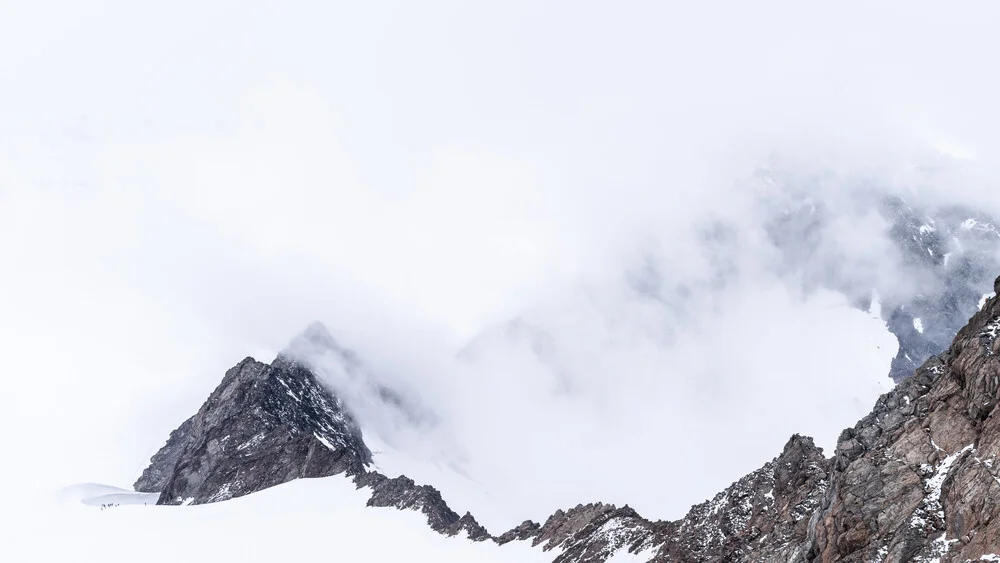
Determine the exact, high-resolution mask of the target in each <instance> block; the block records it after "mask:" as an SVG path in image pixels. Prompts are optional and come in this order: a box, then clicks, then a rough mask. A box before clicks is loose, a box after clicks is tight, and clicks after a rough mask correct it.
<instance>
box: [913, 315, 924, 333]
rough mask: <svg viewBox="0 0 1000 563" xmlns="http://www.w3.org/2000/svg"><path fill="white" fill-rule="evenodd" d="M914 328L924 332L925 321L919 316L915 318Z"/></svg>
mask: <svg viewBox="0 0 1000 563" xmlns="http://www.w3.org/2000/svg"><path fill="white" fill-rule="evenodd" d="M913 328H914V330H916V331H917V332H919V333H920V334H923V333H924V322H923V321H921V320H920V319H919V318H916V319H913Z"/></svg>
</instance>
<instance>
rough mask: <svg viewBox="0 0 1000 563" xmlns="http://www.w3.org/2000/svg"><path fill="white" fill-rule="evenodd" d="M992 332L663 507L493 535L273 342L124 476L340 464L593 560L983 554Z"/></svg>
mask: <svg viewBox="0 0 1000 563" xmlns="http://www.w3.org/2000/svg"><path fill="white" fill-rule="evenodd" d="M995 289H997V290H1000V278H998V279H997V281H996V282H995ZM998 336H1000V299H997V298H992V299H989V300H987V301H986V303H985V304H984V306H983V307H982V309H981V310H980V311H979V312H977V313H976V314H975V315H974V316H973V317H972V319H971V320H970V321H969V323H968V324H967V325H966V326H965V327H964V328H963V329H962V330H961V331H959V332H958V335H957V336H956V337H955V338H954V340H953V342H952V344H951V346H950V347H949V348H948V349H947V350H946V351H945V352H943V353H941V354H939V355H937V356H934V357H932V358H930V359H929V360H928V361H927V362H925V363H924V364H923V365H922V366H920V367H919V369H917V370H916V372H915V374H914V375H913V377H910V378H908V379H905V380H904V381H902V382H901V383H900V384H898V385H897V386H896V387H895V388H894V389H893V390H892V391H891V392H890V393H887V394H885V395H883V396H882V397H880V398H879V400H878V401H877V402H876V405H875V407H874V409H873V410H872V412H871V413H870V414H869V415H868V416H866V417H865V418H864V419H862V420H861V421H859V422H858V423H857V425H855V426H854V427H853V428H849V429H846V430H845V431H844V432H843V433H842V434H841V436H840V438H839V439H838V444H837V448H836V450H835V452H834V455H833V457H831V458H826V457H824V455H823V453H822V451H821V450H820V449H819V448H817V447H816V446H815V445H814V444H813V441H812V440H811V439H810V438H806V437H802V436H798V435H796V436H793V437H792V438H791V439H790V440H789V441H788V443H787V444H786V446H785V448H784V450H783V451H782V452H781V454H780V455H779V456H777V457H776V458H774V459H773V460H772V461H770V462H768V463H767V464H765V465H764V466H762V467H761V468H760V469H758V470H756V471H754V472H752V473H750V474H748V475H747V476H745V477H743V478H741V479H740V480H738V481H737V482H736V483H733V484H732V485H731V486H730V487H728V488H727V489H726V490H724V491H722V492H720V493H719V494H718V495H716V496H715V497H714V498H713V499H711V500H709V501H707V502H704V503H702V504H699V505H696V506H694V507H692V509H691V510H690V511H689V513H688V514H687V515H686V516H685V517H684V518H682V519H681V520H678V521H673V522H665V521H651V520H648V519H646V518H643V517H642V516H640V515H639V514H637V513H636V512H635V511H634V510H632V509H631V508H629V507H628V506H624V507H616V506H613V505H605V504H601V503H596V504H587V505H578V506H576V507H574V508H572V509H569V510H565V511H557V512H556V513H554V514H553V515H552V516H550V517H549V518H548V519H547V520H546V521H545V522H544V523H541V524H539V523H536V522H531V521H526V522H524V523H522V524H521V525H519V526H517V527H515V528H514V529H512V530H509V531H507V532H504V533H502V534H499V535H496V536H494V535H492V534H490V533H489V532H488V531H487V530H485V529H484V528H483V527H482V526H480V525H479V524H478V523H477V522H476V521H475V518H473V517H472V515H471V514H468V513H466V514H465V515H464V516H461V517H459V515H458V514H457V513H456V512H454V511H453V510H451V509H450V508H449V507H448V505H447V504H446V503H445V501H444V500H443V499H442V498H441V495H440V493H439V492H438V491H437V490H436V489H434V488H433V487H431V486H428V485H417V484H416V483H414V482H413V481H412V480H410V479H408V478H406V477H405V476H400V477H396V478H389V477H386V476H384V475H381V474H379V473H377V472H374V471H370V470H369V469H368V466H369V464H370V461H371V454H370V452H369V451H368V449H367V447H366V446H365V445H364V442H363V440H362V439H361V436H360V432H359V431H357V426H356V424H355V423H354V422H353V419H352V418H351V416H350V415H349V414H348V413H347V412H346V411H345V410H344V409H343V406H342V405H341V404H340V402H339V400H338V399H337V397H336V396H335V395H334V394H333V393H332V392H331V391H329V390H328V389H326V388H325V387H323V385H322V384H321V383H320V382H319V381H318V380H317V379H316V377H315V376H314V375H313V374H312V373H311V372H310V371H309V370H308V369H307V368H305V367H303V366H301V365H299V364H296V363H295V362H294V361H293V360H290V359H288V358H284V357H279V359H278V360H277V361H276V362H275V363H274V364H273V365H272V366H267V365H266V364H261V363H259V362H256V361H254V360H252V359H249V358H248V359H247V360H244V361H243V362H241V363H240V364H239V365H237V366H236V367H235V368H233V369H232V370H230V371H229V372H228V373H227V375H226V377H225V378H224V379H223V383H222V384H220V386H219V388H218V389H217V390H216V391H215V392H214V393H213V394H212V396H210V398H209V400H208V401H207V402H206V403H205V405H204V406H203V407H202V409H201V410H199V412H198V413H197V414H196V415H195V416H194V417H192V418H191V419H189V420H188V421H186V422H184V424H182V425H181V426H180V427H179V428H178V429H177V430H176V431H175V432H174V433H173V434H172V435H171V438H170V440H169V441H168V443H167V445H166V446H165V447H164V448H163V449H162V450H161V451H160V452H158V453H157V455H156V456H154V458H153V460H152V463H151V465H150V467H149V468H148V469H147V470H146V472H145V473H144V474H143V477H142V478H141V479H140V480H139V482H137V483H136V488H137V489H139V490H153V489H156V488H158V487H162V488H161V490H162V493H161V496H160V502H161V503H184V502H194V503H200V502H215V501H219V500H224V499H226V498H231V497H233V496H239V495H242V494H249V493H252V492H254V491H256V490H260V489H263V488H266V487H269V486H273V485H275V484H278V483H280V482H284V481H287V480H291V479H294V478H299V477H319V476H328V475H336V474H345V475H346V476H348V477H350V478H352V479H353V480H354V482H355V484H356V485H357V486H358V487H369V488H370V489H371V490H372V496H371V499H370V500H369V502H368V504H369V505H370V506H392V507H396V508H401V509H412V510H418V511H420V512H422V513H423V514H425V515H426V517H427V521H428V524H429V525H430V526H431V527H432V528H433V529H434V530H436V531H438V532H440V533H444V534H448V535H454V534H459V533H463V532H464V533H465V534H467V535H468V536H469V537H470V538H472V539H474V540H478V541H495V542H497V543H499V544H504V543H508V542H513V541H530V542H531V543H532V545H535V546H538V547H539V548H540V549H544V550H548V551H552V553H553V558H554V561H556V562H559V563H569V562H581V563H582V562H603V561H606V560H608V559H609V558H611V557H612V556H613V555H614V554H616V553H620V552H622V551H627V552H630V553H633V554H641V555H642V556H644V558H645V559H646V560H648V561H656V562H661V561H662V562H666V561H671V562H675V561H679V562H696V561H698V562H701V561H711V562H723V561H726V562H730V561H733V562H736V561H746V562H751V561H752V562H760V561H767V562H771V561H773V562H824V563H827V562H841V561H842V562H865V563H867V562H871V561H879V562H897V561H898V562H902V561H923V562H940V561H995V560H1000V555H998V554H1000V518H998V516H1000V502H998V501H997V500H996V499H1000V462H998V460H997V456H998V454H1000V415H997V416H994V410H995V406H996V404H997V403H998V402H1000V356H998V354H1000V342H998V340H1000V338H998ZM261 429H263V431H262V430H261ZM258 436H261V437H260V438H257V437H258Z"/></svg>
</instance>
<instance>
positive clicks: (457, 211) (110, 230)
mask: <svg viewBox="0 0 1000 563" xmlns="http://www.w3.org/2000/svg"><path fill="white" fill-rule="evenodd" d="M998 15H1000V7H994V4H993V3H990V2H960V3H951V4H948V5H947V6H946V5H944V4H941V3H930V2H885V3H879V4H878V5H872V4H871V3H861V2H837V3H828V4H827V5H826V6H825V7H820V6H817V5H816V4H811V3H802V2H753V3H746V2H684V3H680V2H614V3H611V2H581V1H574V2H540V1H531V2H527V1H524V2H522V1H506V2H493V3H482V2H479V3H470V2H459V1H454V2H447V1H437V0H435V1H425V2H376V1H370V2H363V3H358V2H351V3H347V2H335V3H331V2H287V1H286V2H268V1H257V2H235V1H233V2H229V1H215V2H184V1H181V2H171V3H152V2H134V1H96V0H95V1H90V2H71V1H65V2H46V1H38V2H30V3H25V2H0V263H2V264H3V267H2V270H0V272H2V274H0V347H2V350H3V351H4V352H5V353H4V357H5V368H6V369H5V370H4V371H5V374H6V379H5V385H4V386H3V389H4V391H3V393H4V399H5V401H4V403H5V406H4V409H2V414H0V421H2V422H3V427H2V428H3V430H2V432H3V433H4V434H10V436H9V443H11V444H13V446H12V448H11V450H10V451H16V452H20V453H19V454H18V455H17V456H16V457H17V458H18V459H19V460H22V461H23V467H10V465H9V464H5V465H7V467H5V468H4V469H3V471H13V472H15V474H17V475H18V476H19V477H18V478H19V479H23V480H27V481H28V482H29V483H30V485H31V486H32V487H41V488H46V487H52V486H59V485H62V484H66V483H71V482H76V481H88V480H94V481H103V482H111V483H113V484H118V485H122V484H128V483H129V480H130V478H131V477H132V473H133V472H134V471H135V470H136V469H138V468H140V466H141V465H142V464H143V463H144V462H145V459H146V458H147V456H148V455H149V453H151V452H150V450H151V449H154V448H156V447H158V446H159V444H160V442H161V441H162V440H163V439H164V438H165V436H166V434H167V433H168V432H169V430H171V429H172V428H174V427H176V426H177V424H179V423H180V422H181V421H182V420H183V419H184V418H185V417H187V416H189V415H190V414H191V413H192V412H194V410H195V409H197V407H198V406H199V405H200V403H201V401H202V400H203V399H204V397H205V396H206V395H207V394H208V393H209V392H210V391H211V389H212V388H213V387H214V386H215V385H216V384H217V382H218V381H219V379H220V378H221V376H222V374H223V373H224V371H225V369H227V368H228V367H230V366H231V365H233V364H235V363H236V362H237V361H238V360H239V359H241V358H242V357H244V356H246V355H256V356H260V357H262V358H263V357H265V356H267V355H269V354H273V353H274V351H275V350H277V349H279V348H281V347H282V346H283V345H284V343H285V342H287V341H288V340H289V339H290V338H291V337H292V336H293V335H294V334H295V333H296V332H298V331H299V330H301V328H303V327H304V326H305V325H306V323H308V322H309V321H312V320H321V321H323V322H324V323H326V324H327V326H328V327H329V328H330V329H331V331H332V332H333V333H334V335H335V336H336V337H337V338H338V339H339V340H340V341H342V342H343V343H344V344H345V345H347V346H350V347H352V348H355V349H357V350H358V351H359V353H360V354H361V356H362V357H363V358H364V359H365V361H366V362H368V363H369V364H370V365H371V366H372V369H373V370H376V371H379V372H381V373H383V374H385V377H386V378H387V379H389V380H391V381H395V382H398V383H399V384H400V385H405V386H408V387H410V388H414V389H417V390H419V391H420V393H421V394H422V396H423V397H424V399H425V400H426V401H427V402H428V403H429V404H431V405H432V407H433V408H435V409H436V410H438V411H440V412H441V413H442V416H443V417H444V420H445V425H446V427H447V433H448V434H449V435H450V436H451V438H449V439H454V440H455V441H456V443H459V444H461V446H460V447H461V448H462V449H463V451H464V452H465V454H466V455H467V456H468V457H469V459H471V460H472V461H470V468H472V469H473V470H477V471H479V472H480V473H479V474H478V475H477V478H478V479H480V480H481V481H482V482H483V483H487V484H490V486H493V487H496V490H497V491H501V492H497V493H496V496H497V497H498V498H507V499H508V501H509V502H510V503H511V506H508V507H506V508H505V509H503V510H498V512H497V513H496V514H494V515H493V518H495V520H496V521H500V522H506V519H507V518H512V517H513V516H511V513H512V512H516V510H518V509H519V506H520V505H516V503H517V502H524V503H529V504H530V503H531V502H535V504H533V505H531V506H528V504H525V508H524V511H525V512H528V513H527V514H525V515H524V517H528V516H531V517H534V518H541V517H544V510H548V509H549V507H550V506H551V508H554V507H555V506H557V505H559V504H570V503H572V504H576V503H577V502H586V501H590V500H596V499H600V500H606V501H607V500H610V501H614V502H619V503H623V502H628V503H630V504H632V505H633V506H636V507H637V508H641V509H643V510H644V511H646V512H649V513H651V514H650V515H651V516H654V517H677V516H680V515H681V514H682V513H683V511H684V509H685V508H686V507H687V506H689V505H690V504H691V503H692V502H696V501H698V500H701V499H703V498H705V497H707V496H710V494H711V493H712V492H714V491H716V490H718V489H720V488H721V487H724V486H726V485H728V483H729V482H731V481H732V480H734V479H736V478H738V477H739V476H740V475H742V474H743V473H745V472H746V471H747V470H751V469H753V468H756V467H758V466H759V465H761V464H762V463H764V462H765V461H767V460H768V459H770V457H772V456H773V455H776V454H777V453H778V451H779V449H780V447H781V445H782V444H783V443H784V441H785V440H786V439H787V437H788V435H790V434H791V433H792V432H795V431H799V432H804V433H811V434H815V435H816V437H817V439H818V440H819V441H820V443H822V444H824V445H830V444H831V443H832V442H833V440H834V439H835V438H836V434H837V432H838V431H839V429H840V428H842V427H844V426H848V425H852V424H853V422H854V420H855V419H856V418H857V417H858V416H859V415H861V414H863V413H864V412H866V411H867V410H868V408H869V406H870V404H871V402H872V401H873V400H874V398H875V397H876V396H877V395H878V393H879V392H880V391H879V390H880V389H881V388H883V387H884V385H885V384H886V382H885V381H883V380H882V379H881V378H883V377H884V375H885V373H887V369H888V359H889V358H891V356H892V354H893V353H894V349H892V346H893V340H892V338H891V337H889V336H888V335H887V333H885V332H884V330H883V329H882V328H881V327H880V325H879V324H878V323H877V321H873V320H872V319H871V318H869V317H868V316H866V315H864V313H861V312H859V311H854V310H851V309H849V308H847V307H846V306H845V305H844V302H843V299H842V298H841V297H839V296H837V295H831V294H819V295H812V296H810V297H808V298H802V297H801V296H800V295H798V294H797V293H796V291H795V290H794V288H788V287H787V286H786V285H784V284H783V283H782V282H781V281H780V280H778V279H777V278H776V277H774V276H773V275H772V274H771V273H769V272H768V271H767V269H766V268H765V267H764V266H763V265H762V264H763V263H764V262H766V260H767V258H768V256H769V255H768V253H767V252H768V250H767V248H766V245H764V244H763V243H762V242H761V241H759V240H757V239H756V238H755V237H756V236H757V235H759V233H758V231H757V230H755V229H757V227H759V225H758V224H757V223H756V222H755V219H756V217H755V215H753V214H754V212H755V209H756V208H755V207H754V205H755V201H756V200H755V198H756V197H757V196H758V195H759V194H761V193H766V190H767V189H768V188H767V186H762V185H760V184H759V182H757V181H755V180H754V178H755V176H754V174H755V172H756V171H757V170H758V169H759V168H760V167H762V166H766V165H768V164H769V163H774V162H779V163H781V165H782V166H783V167H784V168H785V169H790V170H795V171H796V172H800V173H803V174H806V175H808V174H818V175H826V178H827V181H825V182H824V183H822V184H818V185H817V187H816V189H817V190H819V191H817V196H819V197H828V198H832V199H836V198H837V197H838V194H840V193H842V191H843V190H844V189H846V188H847V187H851V186H854V185H855V183H856V182H858V181H873V182H875V183H877V184H879V185H882V186H884V187H885V189H887V190H890V191H896V190H903V189H911V188H912V189H918V190H920V191H921V192H922V193H925V194H930V196H933V197H938V198H945V199H947V200H948V201H959V202H963V203H968V204H972V205H977V206H984V207H985V208H986V209H988V210H997V209H1000V204H998V203H1000V202H998V201H997V198H996V197H995V196H993V195H992V194H993V193H994V192H993V186H994V182H993V180H992V178H993V173H994V172H995V169H996V166H995V165H996V163H997V162H998V160H997V149H998V148H1000V143H998V142H997V137H996V135H995V132H996V131H997V130H998V128H997V125H998V124H1000V112H998V111H997V110H996V100H998V99H1000V82H998V80H997V79H996V76H995V72H992V70H991V69H992V68H993V66H994V60H993V58H994V56H995V53H997V52H1000V39H998V38H997V36H996V33H995V29H994V28H995V25H994V24H995V22H996V21H997V19H996V18H997V16H998ZM942 153H944V154H945V155H946V157H945V158H944V159H943V160H941V154H942ZM942 162H943V164H942ZM929 164H934V165H935V166H936V167H935V168H933V169H929V168H928V165H929ZM762 190H763V191H762ZM713 220H723V221H726V222H728V223H731V224H732V225H735V227H734V228H735V229H736V231H735V232H736V233H737V239H738V240H739V244H738V245H737V248H738V249H739V250H740V252H739V253H737V254H736V255H735V256H728V255H727V256H724V257H723V258H722V261H723V262H726V261H732V262H738V264H739V266H740V272H741V275H740V277H739V279H738V280H736V281H735V282H734V285H733V286H732V288H731V289H729V290H727V291H726V292H725V293H724V294H723V295H721V296H720V295H718V294H714V293H699V292H698V291H695V293H694V294H693V296H692V297H691V298H690V300H688V301H687V302H686V303H685V305H684V311H683V312H684V314H685V315H687V316H686V317H685V318H687V319H689V320H688V321H685V323H678V321H677V318H676V313H677V312H676V311H665V310H662V309H661V308H659V307H658V306H657V305H655V304H654V305H651V304H649V303H646V302H638V301H636V300H635V299H634V296H632V295H630V294H628V293H627V292H625V291H624V290H623V289H622V278H623V276H624V272H625V271H626V270H628V269H629V268H633V267H635V265H636V264H637V263H638V262H639V261H640V258H641V257H642V256H643V255H644V254H645V255H647V256H648V255H653V256H655V257H656V258H657V259H658V260H659V261H660V262H661V264H665V265H666V266H665V269H666V272H665V273H663V275H664V277H665V278H669V280H671V281H672V282H676V281H680V282H686V283H689V284H692V285H693V286H694V287H696V288H697V287H699V286H700V285H703V284H705V283H707V282H705V279H706V278H705V275H706V272H707V271H709V270H706V268H708V266H706V263H707V262H711V260H710V258H711V257H706V255H705V249H704V248H703V247H700V246H697V241H698V240H699V235H698V233H699V231H698V228H701V227H704V226H705V225H706V224H707V222H710V221H713ZM878 228H879V225H877V224H875V225H869V226H868V227H866V228H864V229H861V230H858V229H857V228H854V226H852V225H846V226H845V228H844V232H845V234H846V233H850V234H852V238H851V241H850V244H849V245H848V246H847V247H848V248H849V249H852V252H857V253H858V254H859V255H862V256H870V254H871V249H872V248H873V247H874V248H879V246H878V244H879V243H878V242H877V241H875V242H872V243H871V245H868V241H869V240H873V239H870V238H869V237H867V236H864V235H866V234H871V236H872V237H874V236H876V234H877V232H878ZM869 231H870V232H869ZM889 266H891V264H889V265H887V268H889ZM882 273H883V274H885V276H886V277H889V278H891V276H892V275H893V274H894V272H893V271H892V270H890V269H887V270H885V271H884V272H882ZM516 316H523V317H524V318H525V319H527V320H528V321H530V322H531V323H533V324H534V325H538V326H541V327H544V328H545V329H546V330H548V331H549V332H551V334H552V336H553V338H554V339H555V341H556V342H557V344H556V348H557V349H558V352H557V353H556V356H557V363H558V365H559V369H560V370H561V371H559V373H562V374H564V375H565V377H568V378H569V381H570V384H569V386H570V387H571V388H573V389H575V392H574V393H569V394H567V393H560V392H557V391H559V390H560V389H562V391H565V389H564V388H562V387H560V385H563V386H565V385H566V381H562V382H560V381H555V380H551V378H552V377H553V373H554V372H553V371H552V370H550V369H548V368H546V367H545V366H540V365H539V363H538V360H537V358H536V357H534V356H533V355H531V354H527V353H526V352H525V351H524V349H523V343H517V342H515V343H513V344H511V343H509V342H497V341H496V338H497V337H495V336H491V335H495V328H496V327H498V326H502V325H503V323H505V322H507V321H508V320H510V319H512V318H514V317H516ZM690 319H695V320H694V321H691V320H690ZM671 327H672V328H671ZM491 330H494V332H490V331H491ZM484 333H485V334H486V335H487V336H485V337H481V335H483V334H484ZM667 333H669V334H667ZM473 340H475V341H476V342H479V343H480V346H481V349H480V351H481V354H480V356H479V359H478V360H477V362H478V363H475V365H472V366H470V365H469V364H462V365H460V366H456V365H455V364H454V361H453V359H452V358H453V355H454V354H455V353H456V352H457V351H458V350H459V349H461V348H462V347H464V346H465V345H467V344H468V343H469V342H470V341H473ZM519 347H520V348H519ZM265 359H266V358H265ZM566 374H568V375H566ZM774 401H779V403H780V404H781V405H782V406H781V407H775V406H773V405H774ZM511 412H517V414H518V416H517V417H515V418H510V419H508V418H505V417H507V416H509V415H510V413H511ZM726 448H730V449H728V450H727V449H726ZM526 467H527V469H526ZM616 467H618V468H621V467H628V468H630V471H632V475H634V477H633V478H632V479H630V480H627V482H625V481H626V480H617V481H616V480H607V479H603V478H602V476H603V475H605V474H606V473H607V472H608V471H612V470H614V469H615V468H616ZM654 479H655V480H656V485H655V486H652V485H648V482H650V481H652V480H654ZM524 482H533V483H536V484H538V490H539V491H544V492H542V493H538V491H536V490H523V491H520V493H516V492H511V494H510V495H505V493H504V492H502V491H505V490H506V489H504V487H511V488H513V487H514V485H515V484H517V483H524ZM557 485H558V486H557ZM559 487H562V488H559ZM555 489H559V490H555ZM446 496H447V495H446ZM639 496H641V498H636V497H639ZM515 501H516V502H515ZM470 502H472V501H470ZM515 505H516V506H515ZM464 508H465V507H462V506H458V507H456V509H458V510H459V511H462V510H464ZM483 510H487V509H486V508H483ZM477 515H478V514H477ZM512 523H516V522H512Z"/></svg>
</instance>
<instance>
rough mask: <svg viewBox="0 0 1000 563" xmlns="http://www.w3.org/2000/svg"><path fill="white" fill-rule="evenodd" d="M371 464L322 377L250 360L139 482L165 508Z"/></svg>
mask: <svg viewBox="0 0 1000 563" xmlns="http://www.w3.org/2000/svg"><path fill="white" fill-rule="evenodd" d="M369 463H371V452H370V451H368V447H367V446H365V443H364V441H363V440H362V438H361V431H360V430H359V429H358V426H357V424H356V423H355V422H354V420H353V418H352V417H351V415H350V414H349V413H347V411H345V410H344V408H343V406H342V405H341V403H340V401H338V400H337V398H336V397H335V396H334V395H333V394H332V393H330V392H329V391H327V390H326V389H325V388H324V387H323V386H322V385H321V384H320V383H319V382H318V381H317V380H316V377H315V376H314V375H313V374H312V373H311V372H310V371H309V370H307V369H305V368H304V367H302V366H301V365H299V364H297V363H295V362H294V361H292V360H290V359H288V358H285V357H281V358H279V359H278V360H276V361H275V362H274V364H273V365H270V366H269V365H267V364H264V363H261V362H258V361H256V360H254V359H253V358H246V359H244V360H243V361H241V362H240V363H239V364H237V365H236V366H235V367H233V368H232V369H230V370H229V371H228V372H226V375H225V377H224V378H223V380H222V383H220V384H219V386H218V387H217V388H216V389H215V391H214V392H213V393H212V394H211V395H210V396H209V398H208V400H207V401H205V404H204V405H203V406H202V407H201V409H200V410H199V411H198V412H197V413H196V414H195V415H194V416H193V417H191V418H190V419H188V420H187V421H186V422H185V423H184V424H183V425H181V427H180V428H178V429H177V430H176V431H174V432H173V434H171V436H170V439H169V440H168V441H167V444H166V446H164V447H163V449H161V450H160V451H159V452H157V454H156V455H154V456H153V458H152V460H151V463H150V465H149V467H148V468H147V469H146V470H145V471H144V472H143V474H142V477H140V479H139V480H138V481H137V482H136V484H135V488H136V490H140V491H145V492H156V491H158V492H160V500H159V503H160V504H181V503H193V504H200V503H206V502H213V501H219V500H227V499H230V498H233V497H238V496H242V495H246V494H249V493H253V492H256V491H260V490H262V489H265V488H268V487H272V486H274V485H278V484H280V483H284V482H286V481H289V480H291V479H296V478H299V477H324V476H328V475H336V474H338V473H348V474H352V475H356V474H359V473H362V472H364V471H365V467H366V466H367V465H368V464H369Z"/></svg>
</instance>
